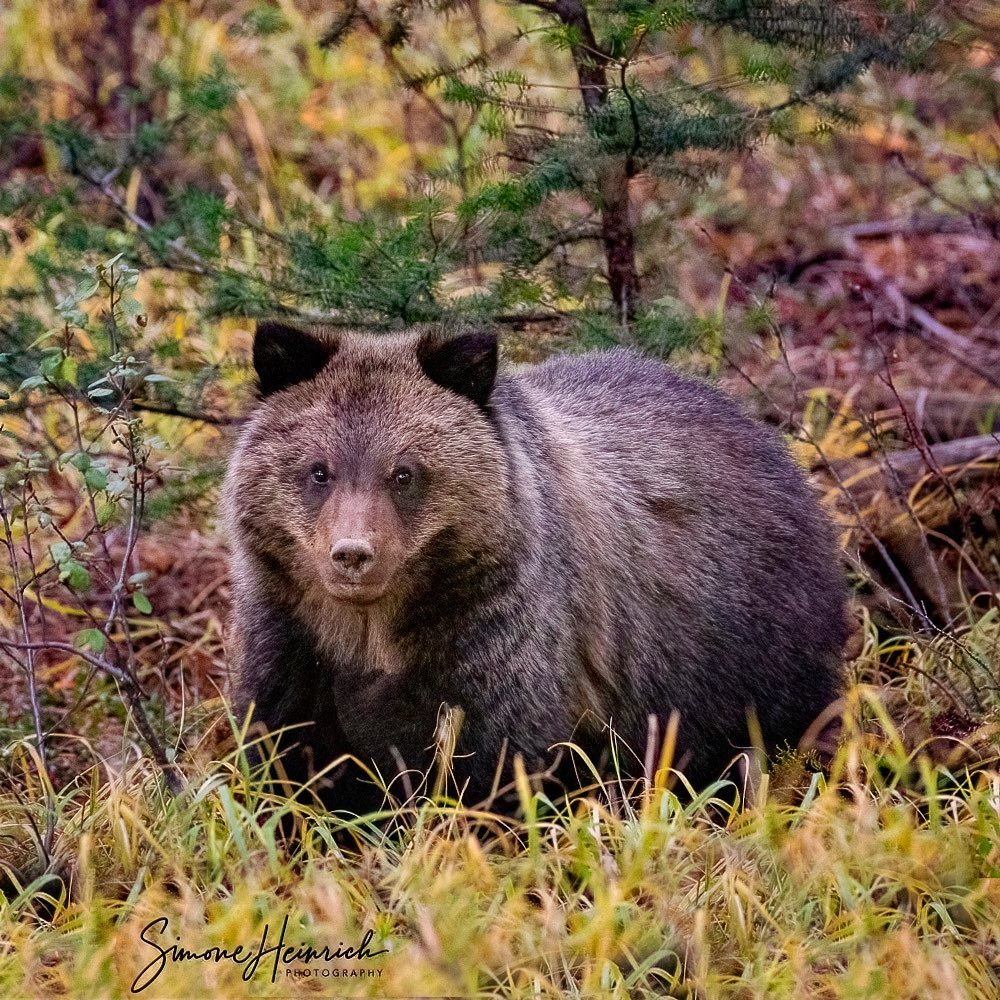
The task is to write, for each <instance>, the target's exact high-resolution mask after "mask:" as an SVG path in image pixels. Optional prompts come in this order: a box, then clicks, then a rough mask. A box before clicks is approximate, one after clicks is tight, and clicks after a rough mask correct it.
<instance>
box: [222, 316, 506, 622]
mask: <svg viewBox="0 0 1000 1000" xmlns="http://www.w3.org/2000/svg"><path fill="white" fill-rule="evenodd" d="M253 363H254V368H255V369H256V372H257V381H258V388H259V396H260V403H259V405H258V407H257V409H256V410H255V412H254V413H253V415H252V416H251V418H250V420H249V421H248V424H247V426H246V427H245V429H244V431H243V433H242V434H241V437H240V442H239V444H238V445H237V448H236V450H235V452H234V455H233V458H232V460H231V462H230V468H229V473H228V478H227V486H226V494H227V504H228V507H229V511H228V514H229V517H230V518H231V519H233V518H235V520H236V525H237V530H238V532H240V533H241V537H242V538H243V539H244V540H245V545H244V548H245V549H246V550H248V551H249V552H250V553H252V555H253V556H254V557H257V558H258V559H260V560H261V561H262V562H263V563H264V564H265V565H266V566H267V567H269V568H270V569H271V570H274V571H276V572H277V574H278V575H279V576H283V577H285V578H286V579H288V580H289V581H290V582H292V583H293V584H295V585H297V586H298V587H300V588H304V589H310V590H312V591H314V592H315V590H316V588H317V587H319V588H321V591H322V593H323V595H324V597H325V598H327V599H333V600H334V601H336V602H338V603H341V604H348V605H355V606H360V605H367V604H372V603H374V602H377V601H380V600H382V599H384V598H386V597H387V596H388V595H392V594H396V595H400V594H405V592H406V591H407V590H408V589H412V587H413V586H414V585H415V580H416V578H418V577H421V576H422V577H424V578H426V575H427V571H428V569H429V568H433V565H434V563H435V560H438V561H440V559H442V558H444V553H445V552H448V553H455V552H461V553H463V554H464V555H465V557H466V558H470V559H471V558H475V555H476V553H477V552H482V551H487V550H489V549H490V548H491V547H495V546H496V545H497V544H502V538H503V533H504V532H505V530H506V527H505V525H506V517H505V508H506V506H507V499H506V497H507V491H508V482H509V472H508V462H507V459H506V456H505V452H504V447H503V444H502V441H501V438H500V435H499V431H498V429H497V426H496V425H495V423H494V421H493V419H492V417H491V413H490V397H491V394H492V392H493V390H494V383H495V379H496V373H497V341H496V338H495V337H494V336H492V335H490V334H486V333H480V332H474V333H464V334H460V335H457V336H446V335H443V334H441V333H437V332H431V333H417V334H412V333H411V334H400V335H388V334H386V335H365V334H359V333H351V332H344V331H334V332H331V331H329V330H324V329H299V328H297V327H294V326H289V325H285V324H280V323H261V324H259V325H258V328H257V333H256V337H255V340H254V347H253Z"/></svg>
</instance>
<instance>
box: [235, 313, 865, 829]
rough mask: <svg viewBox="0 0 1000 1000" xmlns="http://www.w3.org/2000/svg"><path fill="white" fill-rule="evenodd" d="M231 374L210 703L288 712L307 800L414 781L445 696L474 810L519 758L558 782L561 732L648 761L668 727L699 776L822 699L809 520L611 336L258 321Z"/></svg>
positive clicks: (707, 394)
mask: <svg viewBox="0 0 1000 1000" xmlns="http://www.w3.org/2000/svg"><path fill="white" fill-rule="evenodd" d="M253 366H254V369H255V371H256V376H257V386H258V402H257V403H256V406H255V408H254V409H253V410H252V412H251V414H250V415H249V417H248V419H247V420H246V422H245V424H244V425H243V427H242V428H241V431H240V433H239V435H238V440H237V442H236V444H235V446H234V449H233V452H232V455H231V458H230V461H229V465H228V470H227V474H226V478H225V482H224V486H223V497H222V510H223V518H224V522H225V525H226V527H227V528H228V533H229V537H230V544H231V561H232V591H233V613H232V623H231V636H232V642H233V646H234V647H235V648H234V649H233V654H234V655H233V660H234V665H235V696H234V705H235V712H236V714H237V716H238V717H240V718H251V719H252V720H253V722H254V723H256V724H257V725H258V727H259V728H262V729H263V730H264V731H267V732H271V733H273V732H275V731H277V730H282V729H284V727H291V728H289V729H288V730H287V731H285V732H284V734H283V735H282V737H281V739H280V742H279V746H281V747H284V748H286V752H285V754H284V757H283V758H282V765H283V767H284V768H285V770H286V772H287V776H288V777H289V778H290V779H291V780H292V781H294V782H303V781H306V780H307V779H309V778H310V777H311V776H312V775H314V774H317V773H318V772H321V771H324V769H326V770H325V771H324V781H322V782H320V783H318V784H317V785H316V787H317V788H319V789H320V791H319V793H318V794H319V795H320V799H321V801H322V802H323V804H324V805H325V806H326V807H327V808H329V809H333V810H345V811H348V812H358V813H360V812H363V811H368V810H373V809H377V808H379V806H380V805H381V804H382V803H383V795H384V789H385V787H389V788H397V789H398V788H399V787H400V786H399V780H400V778H401V776H404V777H405V776H408V775H418V774H421V773H425V772H426V771H427V769H428V768H429V767H430V765H431V764H432V762H433V755H434V750H435V746H436V734H438V733H439V730H440V724H441V719H442V712H449V711H452V712H453V713H458V714H453V715H451V716H447V717H451V718H454V719H460V720H461V725H460V727H459V728H458V729H457V733H456V734H455V741H454V747H453V750H454V753H453V757H452V767H453V774H452V778H451V780H452V785H451V786H450V787H451V788H452V789H453V792H454V794H455V795H457V796H461V798H462V801H463V802H466V803H470V804H478V803H483V802H490V801H495V800H497V792H498V789H501V788H502V787H505V783H507V782H509V781H510V779H511V777H512V775H513V774H515V764H514V762H515V760H516V759H517V758H520V760H521V762H522V763H523V765H524V767H525V770H526V771H527V772H529V773H545V774H548V775H549V776H550V777H553V776H555V778H556V780H558V781H559V782H561V783H562V785H561V787H565V785H566V782H567V781H569V782H570V783H572V782H574V781H576V782H579V781H580V780H581V778H580V769H579V767H578V752H577V750H576V749H574V750H572V751H569V750H568V749H567V748H568V747H569V746H570V745H572V746H573V747H574V748H579V749H580V750H582V751H583V752H584V753H586V754H587V755H588V756H591V759H592V760H601V761H602V765H601V766H602V767H603V766H604V765H605V764H607V763H608V761H613V764H614V768H615V769H616V773H618V774H619V775H620V774H625V775H627V776H631V777H634V778H637V779H638V778H641V777H643V776H644V775H645V776H646V777H649V776H650V775H649V761H650V755H651V753H652V752H654V751H655V754H657V755H658V753H659V744H660V743H662V742H663V741H664V738H665V734H667V732H668V729H670V728H671V727H673V729H672V732H673V738H674V739H675V753H674V756H673V760H672V763H673V765H674V766H675V767H676V768H677V769H678V770H680V771H682V772H683V774H684V776H685V778H686V780H687V781H688V782H689V783H690V784H691V785H692V786H697V785H699V784H702V785H703V784H705V783H707V782H709V781H711V780H712V779H714V778H715V777H717V776H718V775H719V774H720V773H722V772H723V771H724V770H725V768H726V767H727V765H728V764H730V763H731V762H732V761H733V760H734V759H735V758H736V757H738V756H739V755H740V754H741V753H745V752H746V750H747V749H748V748H751V747H753V746H755V745H759V743H760V741H761V739H762V740H763V743H764V745H765V747H766V748H768V749H770V750H773V749H775V748H778V747H782V746H785V745H788V746H794V745H795V744H796V743H797V741H798V740H799V739H800V737H801V736H802V735H803V732H804V731H805V730H806V729H807V727H808V726H809V724H810V723H811V722H812V721H813V720H814V719H815V717H816V716H817V715H818V714H819V713H820V712H821V711H822V710H823V709H824V708H825V707H827V706H828V705H829V704H830V703H831V702H833V701H834V700H836V698H837V697H838V696H839V694H840V691H841V687H842V662H841V661H842V647H843V645H844V643H845V640H846V636H847V616H846V604H845V602H846V581H845V579H844V574H843V571H842V568H841V566H840V563H839V559H838V557H837V553H836V550H835V545H834V540H833V536H832V531H831V527H830V525H829V524H828V523H827V521H826V519H825V517H824V515H823V514H822V512H821V510H820V507H819V504H818V502H817V500H816V498H815V497H814V496H813V494H812V492H811V490H810V487H809V486H808V484H807V482H806V480H805V477H804V475H803V474H802V473H801V472H800V470H799V469H798V468H797V466H796V465H795V463H794V462H793V461H792V458H791V456H790V455H789V453H788V451H787V449H786V447H785V445H784V444H783V442H782V441H781V440H780V438H779V437H778V435H777V434H776V433H775V432H774V431H773V429H771V428H769V427H767V426H765V425H763V424H761V423H758V422H756V421H754V420H752V419H751V418H750V417H748V416H747V415H745V414H744V413H743V411H742V410H741V408H740V407H739V405H738V404H737V403H736V402H735V401H733V400H732V399H730V398H728V397H727V396H725V395H724V394H723V393H721V392H720V391H718V390H716V389H715V388H713V387H711V386H710V385H708V384H707V383H703V382H702V381H699V380H696V379H694V378H692V377H688V376H685V375H682V374H680V373H678V372H677V371H676V370H674V369H673V368H671V367H670V366H668V365H667V364H666V363H664V362H662V361H660V360H657V359H654V358H651V357H647V356H643V355H642V354H640V353H637V352H635V351H631V350H626V349H615V350H609V351H598V352H592V353H584V354H578V355H571V354H566V355H561V356H554V357H551V358H549V359H548V360H545V361H544V362H542V363H539V364H535V365H525V366H518V367H514V366H501V365H500V364H499V349H498V339H497V337H496V336H495V335H494V334H492V333H489V332H484V331H482V330H470V329H465V330H460V331H458V332H457V333H456V332H455V331H444V330H441V329H436V328H431V329H420V330H409V331H406V332H401V333H364V332H357V331H348V330H331V329H328V328H322V327H314V326H296V325H293V324H288V323H282V322H261V323H259V324H258V327H257V330H256V334H255V338H254V344H253ZM672 719H673V720H674V721H673V722H672V721H671V720H672ZM651 741H653V742H655V743H656V746H655V747H652V746H651ZM657 759H658V756H657ZM350 760H354V761H356V762H357V763H358V764H360V765H361V767H360V768H357V767H354V766H353V765H352V764H350V763H345V761H350ZM567 761H569V762H570V764H571V766H570V769H569V770H567V769H566V765H567ZM334 762H338V763H337V765H336V767H333V768H331V767H329V765H331V764H333V763H334ZM352 768H353V771H352V773H350V774H348V773H347V771H348V770H350V769H352ZM372 776H374V777H375V778H377V779H379V780H373V777H372ZM406 780H407V781H408V780H409V779H408V778H406ZM393 782H396V784H395V785H394V784H393ZM380 786H381V787H380ZM408 787H410V788H411V791H412V786H408Z"/></svg>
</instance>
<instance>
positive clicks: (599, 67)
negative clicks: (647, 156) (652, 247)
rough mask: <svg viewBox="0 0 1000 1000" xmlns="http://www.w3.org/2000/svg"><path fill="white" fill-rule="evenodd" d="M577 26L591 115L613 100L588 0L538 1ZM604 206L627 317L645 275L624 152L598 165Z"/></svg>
mask: <svg viewBox="0 0 1000 1000" xmlns="http://www.w3.org/2000/svg"><path fill="white" fill-rule="evenodd" d="M536 6H541V7H542V9H544V10H546V11H548V12H549V13H551V14H554V15H555V16H556V17H557V18H559V20H560V21H562V23H563V24H565V25H566V26H567V27H570V28H573V29H574V30H575V31H576V33H577V37H578V40H577V42H576V44H574V45H573V46H572V48H571V50H570V51H571V53H572V56H573V65H574V67H575V68H576V76H577V81H578V83H579V87H580V96H581V97H582V99H583V106H584V108H585V109H586V111H587V113H588V114H590V115H595V114H598V113H599V112H600V111H601V110H602V109H603V108H604V107H605V105H606V104H607V103H608V75H607V66H608V61H609V57H608V55H607V54H606V53H605V52H604V51H603V50H602V49H601V48H600V47H599V46H598V44H597V39H596V38H595V37H594V29H593V27H592V26H591V23H590V18H589V17H588V15H587V8H586V7H585V6H584V3H583V0H554V2H553V3H551V4H544V5H542V4H537V5H536ZM598 170H599V176H598V199H599V202H598V208H599V209H600V212H601V239H602V241H603V243H604V254H605V258H606V259H607V267H608V284H609V285H610V286H611V298H612V300H613V301H614V304H615V308H616V310H617V312H618V315H619V317H620V318H621V319H622V320H623V321H625V320H628V319H629V318H631V317H632V316H633V315H634V313H635V305H636V299H637V297H638V293H639V274H638V272H637V270H636V266H635V232H634V230H633V227H632V216H631V212H630V202H629V176H630V167H629V164H628V162H627V159H626V157H624V156H615V157H607V158H606V160H605V162H604V163H603V164H602V165H601V166H600V167H599V168H598Z"/></svg>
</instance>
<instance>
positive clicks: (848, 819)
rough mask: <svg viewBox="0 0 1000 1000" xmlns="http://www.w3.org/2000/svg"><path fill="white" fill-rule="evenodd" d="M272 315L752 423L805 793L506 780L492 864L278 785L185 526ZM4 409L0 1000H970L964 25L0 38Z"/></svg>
mask: <svg viewBox="0 0 1000 1000" xmlns="http://www.w3.org/2000/svg"><path fill="white" fill-rule="evenodd" d="M265 316H268V317H275V316H279V317H287V318H289V319H292V320H296V319H297V320H306V321H322V322H325V323H328V324H331V325H334V326H343V327H359V328H365V329H372V330H394V329H399V328H401V327H404V326H410V325H413V324H418V323H435V324H442V325H444V326H446V327H448V326H452V325H454V326H467V325H469V324H481V325H484V326H489V327H490V328H495V329H497V330H499V331H500V332H501V334H502V337H503V345H504V352H505V355H506V357H507V358H508V359H510V360H517V361H520V360H532V359H538V358H542V357H544V356H547V355H548V354H550V353H552V352H556V351H578V350H585V349H595V348H601V347H608V346H611V345H614V344H626V345H630V346H633V347H636V348H638V349H641V350H644V351H648V352H651V353H655V354H657V355H659V356H663V357H667V358H669V359H670V361H671V362H672V363H674V364H676V365H678V366H679V367H681V368H683V369H685V370H687V371H690V372H694V373H696V374H698V375H700V376H702V377H705V378H708V379H710V380H713V381H715V382H718V383H719V384H721V385H722V386H723V387H724V388H725V389H726V390H727V391H729V392H730V393H732V394H734V395H736V396H737V397H739V398H740V399H741V400H742V401H743V403H744V405H745V406H746V408H747V409H748V410H749V411H751V412H753V413H754V414H755V415H757V416H758V417H760V418H761V419H763V420H766V421H768V422H769V423H771V424H773V425H774V426H775V427H777V428H778V429H779V430H780V431H781V433H782V434H783V435H784V436H785V438H786V440H787V442H788V445H789V447H790V448H791V449H792V451H793V453H794V455H795V456H796V458H797V459H798V461H799V462H800V463H801V465H802V466H803V468H804V469H806V470H807V471H808V473H809V475H810V478H811V481H812V482H813V484H814V486H815V488H816V489H817V491H818V492H819V494H820V495H821V497H822V499H823V503H824V505H825V506H826V509H827V511H828V513H829V515H830V516H831V518H832V519H833V520H834V522H835V524H836V526H837V529H838V532H839V537H840V542H841V549H842V553H843V561H844V567H845V572H846V573H847V574H848V576H849V581H850V585H851V591H852V618H853V621H854V626H855V627H854V634H853V636H852V639H851V641H850V644H849V648H848V650H847V657H848V664H847V676H848V678H849V686H848V689H847V691H846V693H845V696H844V698H843V700H842V702H841V703H839V704H838V705H836V706H834V707H833V708H832V709H831V712H830V713H829V715H828V717H827V718H824V719H821V720H818V723H817V727H816V733H817V734H822V736H823V739H822V740H820V741H819V743H820V744H821V745H820V746H819V747H818V749H817V750H815V751H812V752H801V751H796V750H794V749H791V748H789V749H788V751H787V752H784V753H782V754H780V755H779V756H778V758H777V759H776V760H774V761H773V762H772V766H771V768H770V771H769V773H768V774H766V775H765V776H764V777H763V778H762V780H760V781H756V782H747V781H745V780H744V771H743V770H742V769H741V768H740V767H739V766H738V763H737V765H735V766H734V767H733V768H732V770H731V771H730V772H727V773H726V774H725V775H721V776H720V779H719V782H718V783H716V784H714V785H712V786H711V787H709V788H707V789H689V788H687V787H685V784H684V782H683V779H682V778H681V777H680V776H678V775H676V774H672V773H669V772H666V773H664V774H663V775H661V780H657V781H656V782H654V783H653V784H651V785H649V786H646V787H642V788H638V789H625V788H622V787H618V786H614V785H613V784H612V783H605V784H604V786H603V787H595V788H593V789H591V790H590V791H589V792H587V793H586V794H582V795H579V796H577V797H575V798H573V799H572V800H570V801H568V802H561V801H555V802H552V801H549V800H547V799H546V798H545V796H544V795H543V794H542V793H541V792H539V791H538V790H537V788H536V786H535V785H533V784H532V782H531V780H530V776H528V775H524V776H523V780H522V781H521V782H520V783H519V786H518V794H519V796H520V800H521V805H522V812H523V819H521V820H518V821H516V822H515V821H512V820H510V819H503V818H502V817H499V816H494V815H492V814H490V813H489V812H488V811H471V810H466V809H461V808H456V807H455V805H454V803H452V802H449V801H448V800H447V799H445V798H443V797H441V796H434V795H428V796H427V797H426V798H425V799H424V800H422V801H421V802H420V803H419V804H418V805H417V806H415V807H410V808H408V809H407V810H405V811H401V812H398V813H394V812H391V811H390V812H387V813H386V814H385V815H382V816H367V817H349V816H331V815H327V814H324V813H323V812H321V811H317V810H315V809H313V808H311V807H310V806H309V805H307V804H304V803H303V802H299V801H289V800H287V799H286V798H284V797H283V796H282V795H280V794H278V793H276V791H275V790H274V789H273V788H272V787H269V786H267V785H265V783H264V781H263V780H262V777H261V775H260V774H259V773H257V772H256V771H254V770H253V769H251V768H250V767H249V766H248V763H247V759H246V755H245V753H244V752H243V749H244V743H245V739H246V734H245V727H244V720H242V719H239V718H234V717H233V716H232V714H231V712H230V710H229V708H228V703H227V700H226V692H227V685H228V672H227V655H226V652H227V608H228V597H229V591H228V576H227V560H226V547H225V537H224V533H223V530H222V529H223V526H221V525H220V524H219V523H218V520H217V510H216V501H217V496H218V487H219V484H220V479H221V475H222V471H223V469H224V465H225V459H226V455H227V451H228V448H229V447H230V444H231V441H232V437H233V433H234V429H235V427H236V426H237V425H238V423H239V421H240V419H241V417H242V415H243V414H244V413H245V412H246V410H247V408H248V407H249V406H250V405H252V398H253V386H252V380H251V376H250V371H249V364H248V361H249V351H250V344H251V338H252V333H253V329H254V323H255V321H256V320H257V318H260V317H265ZM0 396H2V398H0V486H2V490H0V993H2V994H3V995H4V996H12V997H15V996H18V997H19V996H32V997H33V996H50V995H53V996H57V995H60V996H61V995H69V996H86V997H117V996H123V995H129V990H130V987H131V986H132V985H133V984H134V982H135V978H136V976H137V974H138V973H139V972H140V969H141V967H142V966H143V965H144V964H145V961H146V958H145V957H144V955H145V951H146V950H148V946H146V945H144V944H143V942H142V940H141V938H140V933H141V932H142V929H143V928H144V927H146V926H147V925H148V924H149V923H150V921H152V920H155V919H156V918H158V917H161V916H166V917H167V918H168V919H169V926H170V933H171V936H172V937H173V938H180V939H182V940H183V942H184V945H185V947H187V948H189V949H191V950H192V951H197V952H204V951H205V950H207V949H210V948H225V949H232V948H234V947H235V946H236V945H237V944H240V943H244V944H253V943H254V942H255V941H259V940H260V937H261V933H262V930H263V928H264V926H265V925H268V926H269V928H270V933H271V934H272V937H273V935H274V934H275V933H276V932H277V928H278V927H279V926H280V925H281V923H282V921H283V919H284V918H285V917H286V916H287V918H288V926H289V928H290V929H289V937H293V938H294V940H295V941H296V942H306V943H310V944H312V945H314V946H315V947H317V948H319V947H321V946H322V945H324V944H331V945H336V944H337V943H338V942H346V943H351V942H357V941H359V940H361V939H362V937H363V936H364V935H365V933H366V932H367V931H368V930H371V931H372V942H373V944H372V947H373V948H377V949H382V948H385V949H387V952H386V954H384V955H381V956H379V957H378V959H377V960H373V961H372V963H371V968H374V969H377V970H378V971H379V975H378V976H377V977H374V978H371V979H363V980H362V979H353V980H349V979H343V980H341V979H332V978H326V979H323V978H312V979H306V978H302V979H293V978H291V977H284V976H282V977H280V979H279V980H278V981H277V982H275V983H273V984H272V983H271V977H270V970H269V968H265V966H264V965H263V964H262V965H261V968H260V970H258V971H257V973H256V975H254V976H251V977H249V980H247V979H243V978H241V973H242V971H243V970H242V968H241V967H240V966H238V965H236V964H233V963H231V962H197V961H194V962H186V963H180V964H175V965H172V966H170V967H169V968H167V969H165V971H164V972H163V974H162V975H161V976H160V977H159V978H158V979H157V980H156V981H155V982H154V983H153V984H152V985H151V986H149V987H148V988H147V989H146V990H145V991H144V994H145V995H148V996H162V997H175V996H218V997H227V998H228V997H233V996H243V995H298V994H299V993H310V992H315V993H320V994H323V995H334V994H341V995H346V994H349V995H370V996H383V995H388V996H438V995H441V996H444V995H448V996H453V995H469V996H472V995H489V996H512V997H522V996H523V997H529V996H530V997H539V996H552V997H556V996H605V995H606V996H617V997H633V996H676V997H690V998H694V997H699V998H702V997H704V998H714V997H726V998H730V997H731V998H752V997H763V996H767V997H771V996H774V997H788V998H799V997H822V998H836V997H858V996H864V997H884V998H887V1000H889V998H891V1000H895V998H902V997H914V998H917V997H919V998H927V997H939V998H942V1000H945V998H947V1000H953V998H958V997H980V998H984V1000H986V998H992V997H995V996H997V995H998V994H1000V930H998V928H1000V765H998V755H997V747H998V726H1000V693H998V692H1000V596H998V595H1000V438H998V435H997V427H998V421H1000V14H998V12H997V9H996V5H995V4H993V3H991V2H989V0H937V2H929V0H928V2H924V0H905V2H903V0H900V2H897V0H847V2H843V3H838V4H828V3H823V2H820V0H739V2H734V0H628V2H612V0H607V2H604V0H522V2H516V0H496V2H493V0H461V2H452V0H441V2H435V3H421V2H407V0H402V2H393V3H388V2H386V3H381V2H376V0H346V2H338V3H325V4H320V3H314V2H312V0H278V2H273V3H271V2H263V0H260V2H258V0H233V2H221V0H191V2H181V0H140V2H133V3H128V2H124V0H58V2H57V0H36V2H32V3H28V2H22V0H11V2H10V3H8V4H5V5H3V6H0ZM337 966H340V967H344V968H347V967H349V966H350V963H331V964H330V966H329V967H330V968H334V967H337ZM140 995H142V994H140Z"/></svg>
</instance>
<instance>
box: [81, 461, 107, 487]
mask: <svg viewBox="0 0 1000 1000" xmlns="http://www.w3.org/2000/svg"><path fill="white" fill-rule="evenodd" d="M83 481H84V482H85V483H86V484H87V487H88V489H90V490H92V491H93V492H94V493H97V492H98V491H99V490H106V489H107V488H108V474H107V472H105V471H104V469H99V468H97V466H96V465H92V466H91V467H90V468H89V469H87V470H86V471H85V472H84V474H83Z"/></svg>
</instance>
